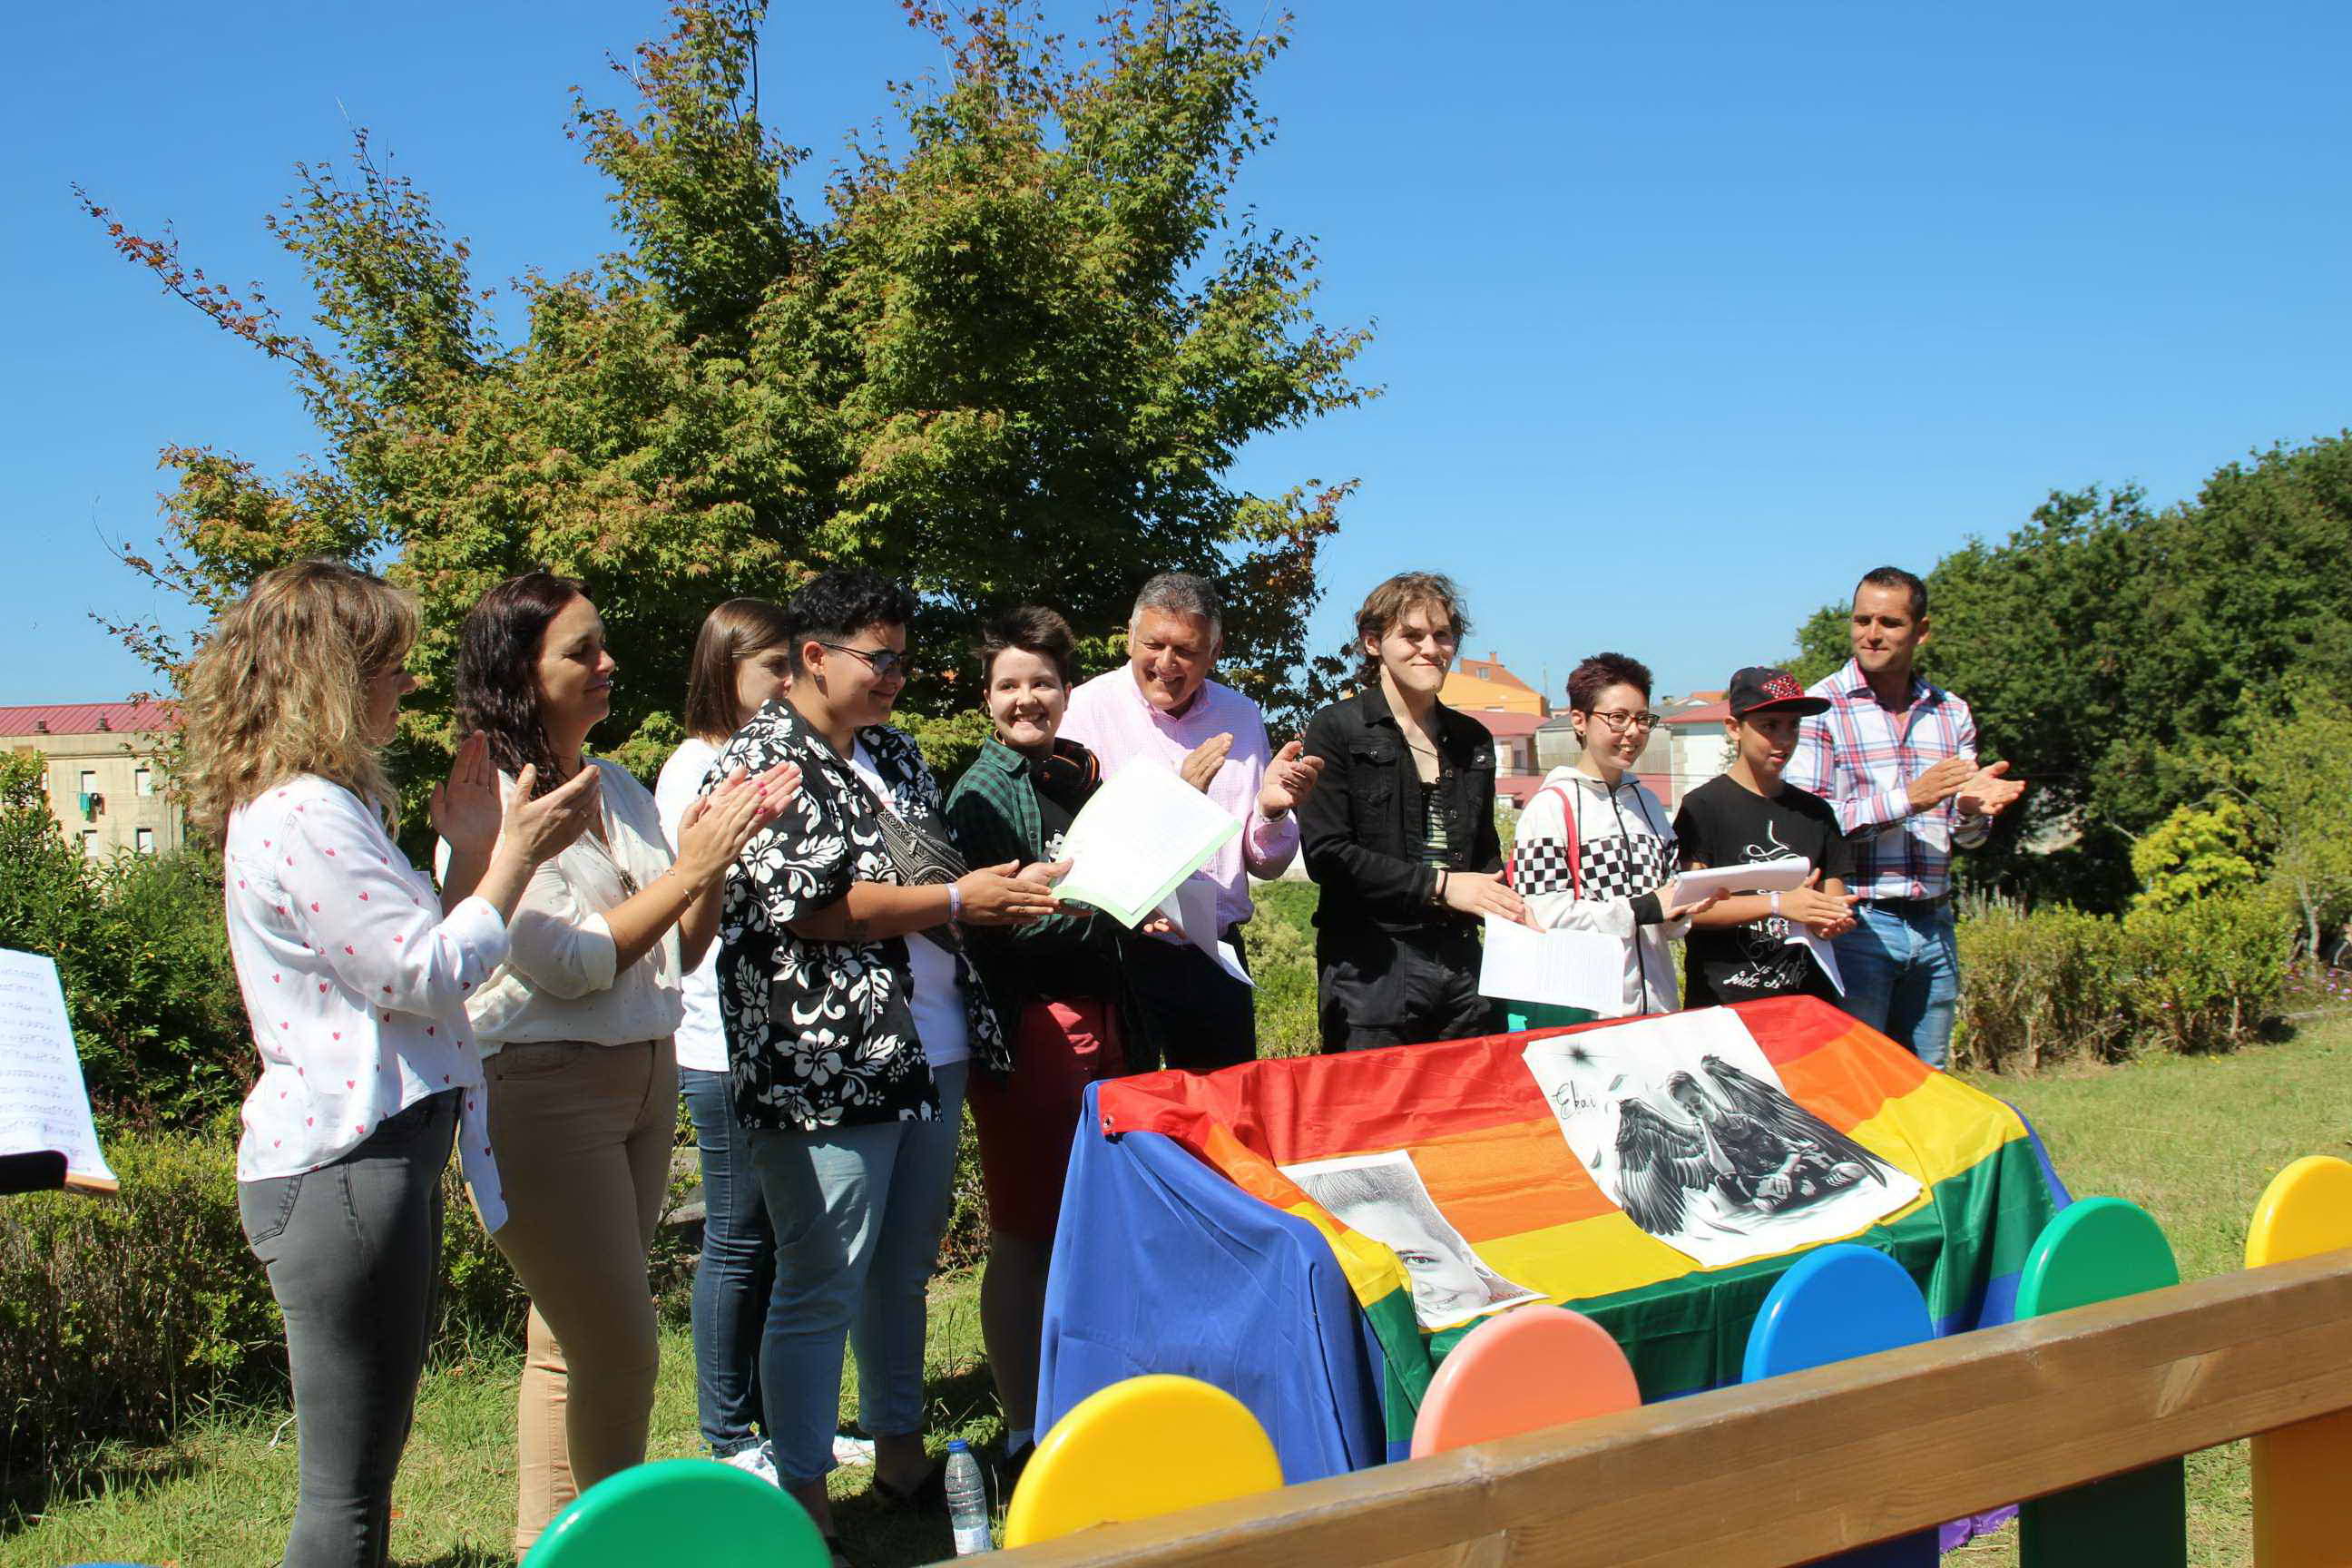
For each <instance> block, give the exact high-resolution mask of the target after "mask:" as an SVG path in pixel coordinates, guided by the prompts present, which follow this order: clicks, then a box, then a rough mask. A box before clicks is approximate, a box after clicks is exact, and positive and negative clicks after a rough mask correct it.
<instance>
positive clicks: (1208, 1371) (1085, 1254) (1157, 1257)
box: [1040, 997, 2067, 1481]
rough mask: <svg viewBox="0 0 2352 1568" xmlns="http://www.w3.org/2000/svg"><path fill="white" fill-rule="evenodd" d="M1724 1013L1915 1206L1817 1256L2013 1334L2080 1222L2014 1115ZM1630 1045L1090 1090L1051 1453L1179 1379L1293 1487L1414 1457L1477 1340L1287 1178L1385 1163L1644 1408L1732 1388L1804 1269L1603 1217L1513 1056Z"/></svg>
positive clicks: (1147, 1081) (1371, 1061) (1286, 1067)
mask: <svg viewBox="0 0 2352 1568" xmlns="http://www.w3.org/2000/svg"><path fill="white" fill-rule="evenodd" d="M1733 1011H1734V1012H1735V1013H1736V1014H1737V1015H1738V1019H1739V1021H1740V1022H1741V1023H1742V1024H1744V1025H1745V1026H1746V1029H1747V1032H1748V1035H1749V1036H1751V1037H1753V1040H1754V1042H1755V1045H1756V1047H1759V1048H1760V1049H1761V1051H1762V1053H1763V1056H1764V1058H1765V1059H1766V1060H1767V1061H1769V1064H1770V1068H1771V1070H1772V1071H1773V1072H1775V1073H1777V1075H1778V1076H1779V1079H1780V1086H1781V1087H1782V1088H1783V1089H1785V1091H1786V1094H1787V1096H1788V1097H1789V1099H1790V1100H1794V1101H1795V1102H1796V1104H1797V1105H1798V1106H1800V1107H1801V1108H1802V1110H1804V1111H1806V1112H1810V1113H1811V1116H1813V1117H1816V1118H1818V1119H1819V1120H1820V1121H1822V1122H1825V1123H1827V1124H1828V1126H1829V1127H1830V1128H1832V1129H1834V1130H1835V1131H1836V1132H1838V1133H1841V1134H1843V1135H1844V1136H1845V1137H1846V1138H1850V1139H1851V1140H1852V1141H1853V1143H1855V1144H1858V1145H1860V1146H1861V1148H1862V1149H1864V1150H1866V1151H1867V1152H1868V1153H1869V1154H1870V1155H1872V1156H1874V1157H1875V1158H1876V1159H1878V1160H1881V1161H1884V1162H1885V1163H1886V1164H1887V1165H1889V1166H1892V1167H1893V1168H1895V1170H1899V1171H1900V1172H1902V1173H1905V1174H1906V1175H1908V1176H1909V1177H1911V1178H1912V1179H1913V1180H1914V1181H1916V1184H1917V1187H1918V1191H1917V1193H1916V1195H1912V1196H1909V1197H1907V1198H1906V1199H1905V1200H1904V1201H1902V1202H1901V1203H1900V1204H1899V1205H1898V1206H1896V1207H1895V1208H1894V1209H1893V1211H1892V1212H1889V1213H1886V1214H1885V1215H1882V1216H1881V1217H1879V1218H1877V1219H1876V1220H1875V1221H1874V1222H1870V1223H1866V1224H1865V1225H1864V1226H1863V1227H1862V1228H1860V1229H1858V1230H1854V1231H1848V1232H1846V1233H1845V1234H1844V1235H1843V1236H1842V1237H1828V1236H1822V1237H1815V1238H1814V1239H1813V1240H1812V1241H1811V1242H1809V1243H1807V1244H1806V1245H1807V1246H1811V1245H1820V1244H1821V1243H1822V1242H1825V1241H1827V1240H1830V1239H1852V1240H1857V1241H1860V1242H1862V1243H1864V1244H1865V1245H1868V1246H1872V1247H1877V1248H1879V1249H1880V1250H1882V1251H1885V1252H1887V1253H1889V1254H1890V1255H1892V1256H1893V1257H1894V1258H1895V1259H1896V1260H1897V1261H1899V1262H1901V1263H1902V1264H1903V1265H1904V1266H1905V1268H1907V1269H1908V1270H1909V1271H1910V1273H1911V1274H1912V1276H1913V1277H1914V1278H1915V1279H1917V1281H1918V1282H1919V1285H1920V1287H1921V1289H1922V1290H1923V1291H1924V1292H1925V1293H1926V1295H1927V1301H1928V1305H1929V1308H1930V1310H1931V1311H1932V1312H1933V1313H1934V1314H1935V1316H1936V1319H1937V1331H1938V1332H1943V1333H1949V1332H1957V1331H1962V1330H1966V1329H1970V1328H1975V1327H1979V1326H1983V1325H1988V1324H1991V1323H1997V1322H2005V1321H2009V1320H2010V1318H2011V1316H2012V1315H2013V1304H2014V1300H2015V1292H2016V1287H2017V1278H2018V1271H2019V1269H2020V1268H2021V1266H2022V1264H2023V1262H2024V1258H2025V1254H2026V1250H2027V1248H2028V1247H2031V1246H2032V1242H2033V1238H2034V1237H2035V1236H2037V1235H2038V1234H2039V1233H2040V1231H2041V1229H2042V1226H2043V1225H2044V1224H2045V1223H2046V1222H2047V1221H2048V1220H2049V1219H2050V1217H2051V1216H2052V1215H2053V1214H2055V1212H2056V1211H2057V1210H2058V1209H2059V1208H2060V1207H2062V1206H2063V1205H2064V1204H2065V1202H2066V1201H2067V1200H2066V1194H2065V1191H2064V1188H2063V1186H2062V1185H2061V1184H2060V1183H2059V1181H2058V1179H2057V1176H2056V1173H2054V1172H2053V1170H2052V1169H2051V1168H2050V1165H2049V1163H2048V1161H2047V1159H2046V1158H2045V1157H2044V1155H2043V1154H2042V1149H2041V1146H2040V1143H2039V1142H2038V1141H2037V1140H2036V1139H2035V1138H2034V1137H2033V1135H2032V1131H2031V1129H2029V1128H2028V1127H2027V1126H2026V1124H2025V1122H2024V1121H2023V1120H2022V1119H2021V1117H2020V1116H2019V1115H2018V1114H2017V1112H2016V1111H2014V1110H2011V1109H2010V1108H2009V1107H2008V1106H2007V1105H2005V1104H2003V1103H2001V1102H2000V1101H1999V1100H1994V1099H1992V1098H1991V1097H1990V1096H1988V1095H1985V1094H1983V1093H1981V1092H1979V1091H1978V1090H1976V1089H1970V1088H1969V1087H1968V1086H1967V1085H1966V1084H1964V1083H1961V1082H1960V1081H1959V1080H1958V1079H1954V1078H1951V1077H1949V1076H1948V1075H1947V1074H1944V1073H1941V1072H1937V1071H1933V1070H1931V1069H1929V1068H1925V1067H1922V1066H1921V1065H1920V1064H1919V1063H1918V1062H1917V1061H1916V1059H1915V1058H1913V1057H1912V1056H1911V1055H1910V1054H1909V1053H1908V1052H1906V1051H1905V1050H1902V1049H1901V1048H1899V1047H1896V1046H1895V1045H1894V1044H1893V1043H1892V1042H1890V1041H1888V1040H1887V1039H1885V1037H1883V1036H1880V1035H1878V1034H1876V1033H1874V1031H1872V1030H1870V1029H1868V1028H1866V1027H1864V1026H1863V1025H1861V1024H1858V1023H1856V1022H1855V1021H1854V1020H1853V1019H1852V1018H1851V1017H1849V1016H1846V1015H1845V1014H1843V1013H1842V1012H1839V1011H1838V1010H1837V1009H1835V1008H1833V1007H1831V1006H1829V1005H1826V1004H1823V1003H1821V1002H1818V1001H1814V1000H1811V999H1809V998H1803V997H1789V998H1780V999H1776V1000H1772V1001H1768V1002H1759V1003H1748V1004H1743V1005H1740V1006H1738V1008H1736V1009H1733ZM1619 1026H1620V1025H1617V1024H1597V1025H1584V1026H1578V1027H1577V1028H1576V1029H1571V1030H1557V1029H1554V1030H1538V1031H1533V1032H1530V1033H1528V1034H1518V1035H1503V1036H1492V1037H1484V1038H1480V1039H1475V1040H1464V1041H1456V1042H1451V1043H1447V1044H1444V1045H1434V1046H1423V1047H1405V1048H1400V1049H1393V1050H1380V1051H1368V1052H1359V1053H1351V1054H1349V1055H1345V1056H1335V1057H1317V1058H1300V1059H1297V1060H1288V1061H1267V1062H1258V1063H1254V1064H1251V1065H1249V1066H1246V1067H1242V1068H1231V1069H1228V1070H1226V1071H1223V1072H1220V1073H1215V1074H1211V1075H1208V1076H1205V1077H1203V1076H1197V1075H1192V1074H1187V1073H1180V1072H1163V1073H1155V1074H1150V1075H1148V1076H1145V1077H1141V1078H1135V1079H1124V1080H1118V1081H1115V1082H1112V1083H1108V1084H1104V1085H1101V1086H1099V1087H1098V1088H1097V1090H1096V1091H1095V1097H1094V1100H1093V1121H1092V1124H1091V1125H1090V1126H1087V1127H1083V1128H1082V1129H1081V1130H1080V1133H1079V1137H1078V1142H1077V1146H1076V1149H1075V1150H1074V1160H1073V1165H1072V1173H1071V1180H1070V1184H1069V1188H1068V1190H1067V1193H1066V1197H1065V1206H1064V1213H1063V1224H1062V1231H1061V1237H1060V1240H1059V1241H1058V1243H1057V1245H1056V1249H1055V1258H1054V1267H1053V1283H1052V1286H1051V1288H1050V1290H1049V1301H1048V1325H1047V1333H1046V1343H1045V1362H1046V1365H1045V1386H1044V1389H1043V1391H1042V1397H1041V1408H1040V1415H1041V1417H1042V1418H1043V1419H1042V1420H1041V1425H1040V1429H1041V1430H1043V1429H1044V1426H1045V1424H1049V1423H1050V1422H1051V1421H1052V1420H1053V1419H1055V1417H1056V1416H1057V1415H1059V1414H1060V1412H1061V1411H1063V1410H1066V1409H1067V1408H1068V1407H1069V1405H1073V1404H1075V1403H1076V1401H1077V1399H1079V1398H1083V1397H1084V1396H1085V1394H1087V1393H1090V1392H1092V1389H1093V1387H1096V1386H1101V1385H1102V1384H1105V1383H1108V1382H1110V1381H1114V1380H1115V1379H1116V1378H1117V1377H1118V1376H1125V1375H1131V1374H1132V1373H1136V1372H1145V1371H1156V1372H1186V1373H1191V1374H1192V1375H1195V1376H1202V1377H1205V1378H1207V1379H1208V1380H1209V1381H1212V1382H1216V1383H1219V1384H1220V1385H1221V1386H1223V1387H1226V1388H1228V1389H1229V1390H1231V1391H1232V1392H1234V1394H1237V1395H1239V1396H1240V1397H1241V1398H1242V1399H1243V1401H1244V1403H1245V1404H1249V1405H1251V1406H1252V1408H1253V1409H1254V1410H1255V1411H1257V1413H1258V1414H1259V1415H1260V1418H1261V1420H1264V1421H1266V1422H1267V1425H1268V1429H1269V1431H1270V1432H1273V1433H1274V1434H1275V1435H1276V1447H1277V1449H1278V1450H1279V1451H1281V1452H1282V1454H1283V1458H1284V1462H1285V1470H1286V1475H1288V1477H1289V1479H1292V1480H1294V1481H1296V1480H1302V1479H1310V1478H1311V1477H1312V1476H1315V1475H1321V1474H1329V1473H1334V1472H1335V1471H1337V1470H1339V1469H1344V1468H1357V1467H1360V1466H1361V1465H1363V1464H1366V1463H1370V1462H1376V1460H1377V1459H1378V1458H1382V1457H1393V1456H1395V1455H1398V1454H1401V1453H1402V1448H1403V1445H1404V1443H1405V1442H1406V1440H1407V1439H1408V1438H1409V1437H1410V1435H1411V1432H1412V1421H1413V1416H1414V1414H1415V1412H1416V1410H1417V1408H1418V1405H1419V1402H1420V1399H1421V1396H1422V1394H1423V1392H1424V1391H1425V1390H1426V1388H1427V1387H1428V1384H1429V1379H1430V1376H1431V1374H1432V1373H1433V1371H1434V1369H1435V1367H1436V1365H1437V1363H1439V1362H1440V1361H1441V1360H1442V1359H1443V1358H1444V1355H1445V1353H1446V1352H1447V1351H1448V1350H1449V1349H1450V1348H1451V1347H1452V1346H1453V1345H1454V1343H1456V1342H1458V1341H1459V1340H1460V1339H1461V1337H1462V1336H1463V1335H1464V1334H1465V1333H1466V1332H1467V1331H1469V1329H1470V1328H1471V1327H1473V1326H1475V1320H1474V1321H1470V1322H1461V1323H1456V1324H1454V1325H1451V1326H1447V1327H1443V1328H1439V1329H1436V1330H1434V1331H1433V1330H1431V1329H1429V1328H1427V1327H1425V1326H1424V1325H1423V1322H1422V1321H1419V1320H1417V1319H1416V1316H1415V1313H1414V1310H1413V1300H1412V1289H1411V1285H1410V1280H1409V1276H1408V1274H1407V1271H1406V1268H1405V1267H1404V1265H1402V1263H1400V1261H1399V1258H1398V1256H1397V1254H1396V1252H1394V1251H1392V1250H1391V1248H1390V1247H1387V1246H1384V1245H1382V1244H1381V1242H1379V1241H1376V1240H1373V1239H1372V1238H1371V1237H1369V1236H1367V1235H1364V1234H1361V1233H1360V1232H1359V1231H1357V1230H1355V1229H1352V1228H1350V1227H1349V1225H1348V1224H1347V1223H1346V1222H1345V1221H1343V1220H1342V1219H1340V1218H1339V1217H1338V1215H1335V1214H1333V1213H1331V1212H1328V1211H1327V1210H1326V1209H1325V1208H1324V1207H1323V1206H1322V1205H1320V1204H1318V1202H1317V1201H1316V1199H1315V1198H1314V1197H1313V1196H1311V1195H1309V1194H1308V1192H1307V1190H1306V1189H1305V1188H1304V1187H1302V1186H1301V1184H1300V1183H1299V1181H1297V1180H1294V1179H1293V1178H1292V1177H1291V1176H1289V1175H1286V1174H1285V1173H1284V1171H1283V1169H1282V1167H1285V1166H1291V1167H1296V1166H1298V1165H1300V1164H1302V1163H1309V1162H1322V1161H1333V1160H1337V1161H1339V1163H1342V1164H1347V1163H1350V1157H1360V1156H1381V1155H1385V1154H1389V1153H1390V1152H1392V1151H1406V1152H1409V1154H1410V1161H1411V1164H1412V1167H1413V1168H1415V1169H1416V1170H1417V1172H1418V1174H1419V1178H1420V1182H1421V1184H1423V1185H1424V1186H1425V1188H1426V1191H1427V1194H1428V1197H1429V1198H1430V1199H1432V1200H1433V1202H1434V1204H1435V1205H1436V1207H1437V1208H1438V1209H1439V1210H1441V1211H1442V1213H1443V1215H1444V1220H1445V1221H1447V1222H1450V1226H1451V1227H1452V1229H1453V1230H1454V1231H1457V1232H1458V1233H1459V1235H1460V1237H1461V1238H1462V1239H1464V1240H1465V1241H1466V1242H1467V1243H1468V1244H1469V1247H1471V1248H1472V1249H1473V1250H1475V1254H1476V1256H1477V1257H1478V1258H1480V1259H1482V1260H1483V1262H1484V1264H1485V1265H1486V1267H1488V1268H1491V1270H1492V1272H1493V1274H1495V1275H1499V1276H1501V1277H1502V1278H1503V1279H1506V1280H1507V1281H1508V1282H1510V1284H1511V1285H1513V1286H1515V1287H1517V1288H1520V1289H1522V1290H1523V1291H1524V1292H1525V1293H1527V1294H1528V1295H1532V1296H1537V1297H1540V1298H1541V1299H1543V1300H1550V1301H1554V1302H1557V1303H1559V1304H1561V1305H1563V1306H1569V1307H1573V1308H1574V1309H1575V1310H1578V1311H1580V1312H1582V1313H1584V1314H1586V1315H1587V1316H1589V1317H1591V1318H1593V1319H1594V1320H1595V1321H1598V1322H1600V1323H1601V1325H1602V1326H1603V1327H1605V1328H1607V1329H1608V1330H1609V1331H1610V1332H1611V1333H1612V1335H1614V1336H1615V1338H1616V1339H1617V1341H1618V1342H1619V1343H1620V1344H1621V1345H1622V1346H1623V1347H1624V1349H1625V1351H1626V1353H1627V1355H1628V1356H1629V1358H1630V1359H1631V1360H1632V1362H1633V1367H1634V1371H1635V1373H1636V1375H1637V1376H1638V1378H1639V1379H1640V1381H1641V1385H1642V1390H1643V1397H1644V1398H1645V1399H1649V1400H1655V1399H1663V1398H1670V1397H1674V1396H1676V1395H1679V1394H1689V1393H1695V1392H1697V1391H1699V1390H1703V1389H1707V1388H1712V1387H1715V1386H1717V1385H1719V1384H1727V1383H1734V1382H1737V1381H1738V1373H1739V1365H1740V1357H1741V1354H1742V1352H1743V1350H1744V1348H1745V1346H1746V1343H1747V1338H1748V1325H1749V1323H1750V1321H1752V1320H1753V1319H1754V1317H1755V1314H1756V1312H1757V1310H1758V1309H1759V1307H1760V1306H1761V1305H1762V1304H1763V1300H1764V1298H1765V1296H1766V1294H1767V1293H1768V1292H1769V1290H1770V1289H1771V1288H1772V1285H1773V1283H1774V1281H1775V1280H1777V1279H1779V1277H1780V1273H1781V1272H1782V1270H1784V1269H1785V1268H1787V1267H1788V1266H1789V1265H1790V1263H1791V1262H1792V1261H1793V1260H1794V1258H1796V1257H1798V1256H1799V1255H1801V1252H1802V1251H1803V1250H1804V1248H1803V1247H1798V1248H1795V1249H1793V1250H1790V1251H1785V1252H1782V1253H1780V1254H1779V1255H1777V1256H1767V1257H1758V1258H1748V1260H1745V1261H1741V1262H1738V1263H1736V1264H1732V1265H1730V1266H1728V1267H1720V1268H1706V1267H1703V1266H1701V1265H1700V1264H1699V1263H1698V1262H1697V1261H1696V1260H1695V1258H1693V1257H1692V1256H1690V1255H1689V1254H1687V1253H1686V1252H1685V1251H1683V1250H1679V1249H1677V1247H1675V1246H1672V1245H1669V1244H1668V1242H1667V1241H1665V1240H1663V1239H1661V1238H1660V1237H1658V1236H1655V1235H1653V1234H1651V1233H1650V1232H1648V1231H1646V1230H1644V1229H1643V1227H1642V1226H1638V1225H1636V1224H1635V1223H1634V1222H1633V1220H1632V1219H1631V1218H1629V1217H1628V1216H1627V1215H1626V1213H1625V1212H1624V1211H1623V1210H1622V1208H1620V1207H1619V1206H1618V1205H1617V1204H1616V1203H1614V1202H1612V1200H1611V1198H1610V1196H1609V1195H1608V1194H1607V1192H1605V1191H1604V1190H1603V1188H1602V1186H1601V1184H1600V1183H1599V1182H1597V1181H1596V1180H1595V1178H1594V1176H1593V1175H1592V1174H1591V1173H1589V1172H1588V1170H1587V1168H1586V1165H1585V1163H1584V1162H1583V1161H1581V1160H1580V1158H1579V1157H1578V1155H1577V1154H1576V1153H1575V1152H1572V1151H1571V1150H1570V1146H1569V1143H1568V1141H1567V1139H1566V1138H1565V1137H1564V1136H1563V1132H1562V1124H1561V1121H1559V1120H1558V1119H1556V1118H1555V1116H1554V1114H1553V1110H1552V1107H1551V1105H1550V1104H1549V1103H1548V1102H1547V1100H1546V1099H1545V1096H1544V1093H1543V1091H1542V1090H1541V1089H1539V1087H1538V1082H1537V1079H1536V1078H1535V1076H1534V1075H1533V1074H1532V1073H1531V1072H1530V1071H1529V1069H1528V1065H1527V1063H1526V1062H1525V1061H1524V1060H1523V1058H1524V1056H1525V1054H1526V1051H1527V1047H1528V1044H1529V1042H1531V1041H1534V1040H1537V1039H1543V1038H1549V1037H1558V1036H1563V1035H1568V1034H1576V1033H1581V1032H1584V1031H1586V1030H1597V1029H1609V1028H1613V1027H1619ZM1375 1163H1376V1162H1375ZM1301 1179H1310V1178H1306V1177H1302V1178H1301ZM1909 1190H1910V1186H1909V1184H1908V1183H1904V1184H1901V1191H1903V1192H1904V1193H1906V1194H1907V1193H1908V1192H1909ZM1318 1254H1319V1256H1318ZM1349 1307H1352V1309H1353V1312H1352V1314H1349V1316H1352V1318H1353V1320H1354V1321H1352V1322H1342V1321H1340V1319H1341V1316H1342V1314H1343V1313H1345V1312H1346V1311H1347V1309H1348V1308H1349ZM1276 1360H1280V1361H1283V1362H1284V1363H1286V1364H1275V1362H1276ZM1318 1406H1320V1407H1321V1408H1320V1409H1318ZM1286 1431H1287V1432H1288V1434H1289V1435H1290V1436H1291V1438H1292V1439H1293V1441H1291V1442H1290V1443H1288V1444H1286V1442H1285V1440H1284V1438H1285V1432H1286ZM1375 1450H1377V1452H1376V1451H1375Z"/></svg>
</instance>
